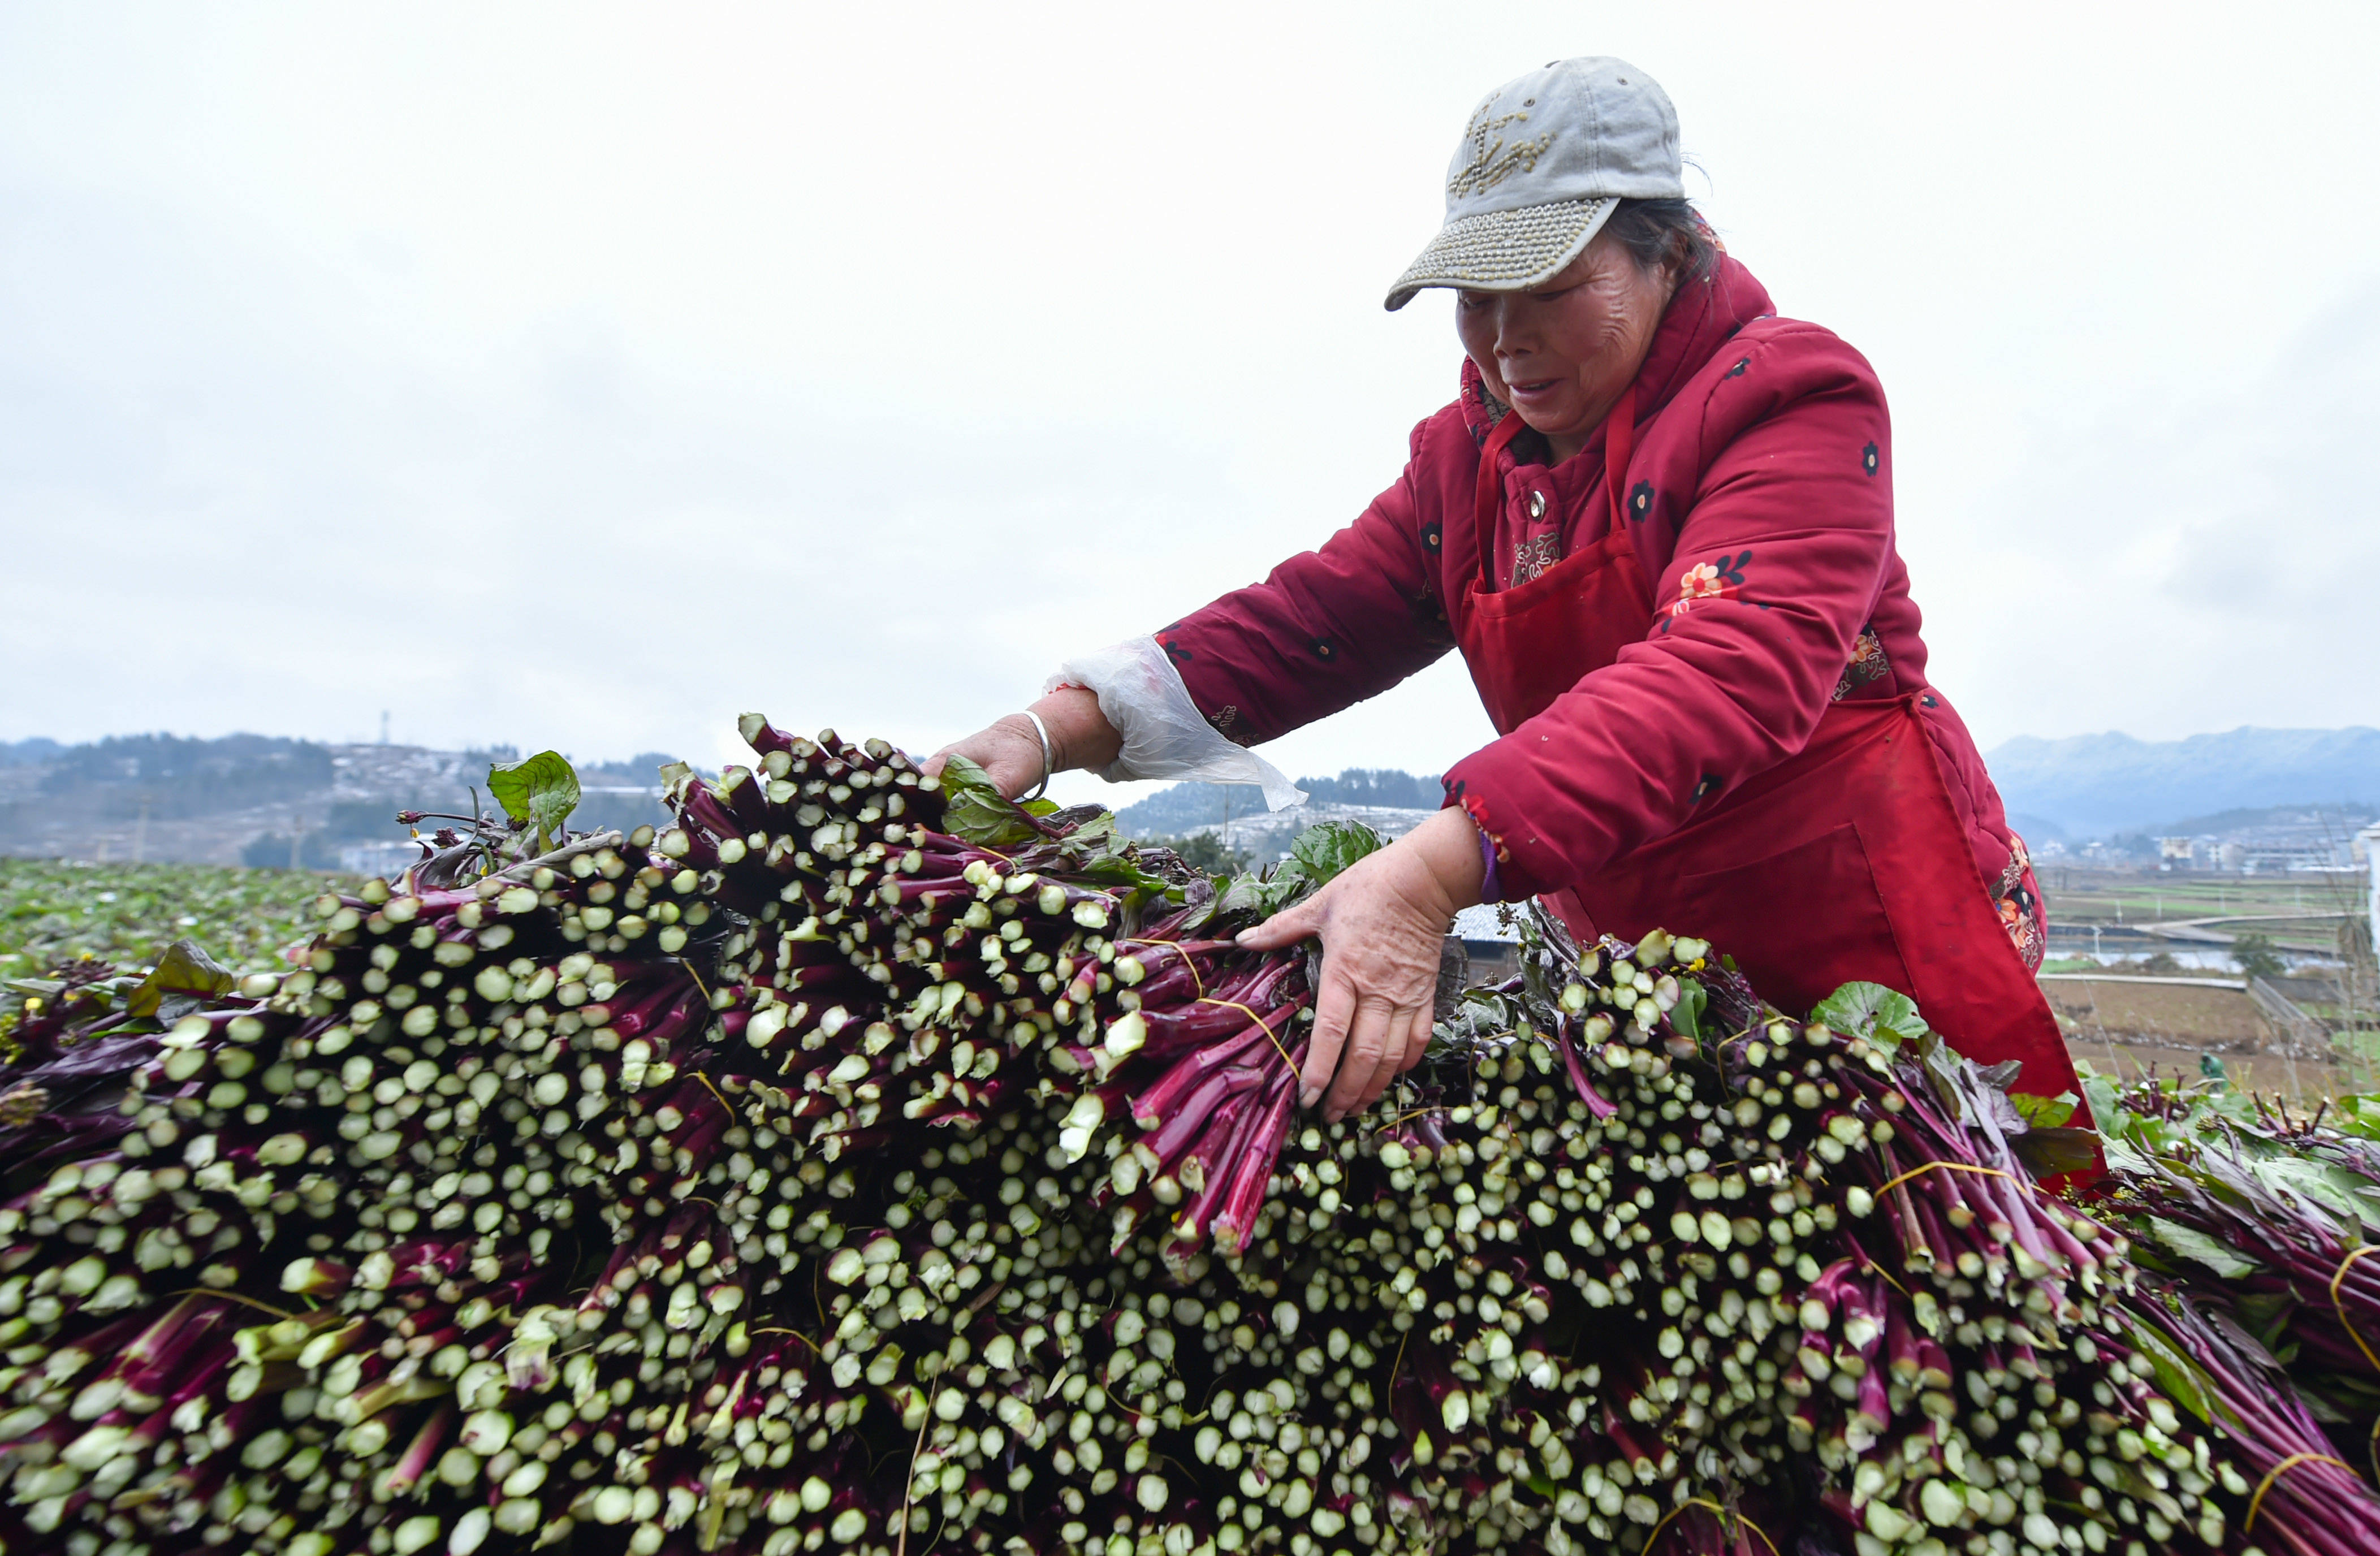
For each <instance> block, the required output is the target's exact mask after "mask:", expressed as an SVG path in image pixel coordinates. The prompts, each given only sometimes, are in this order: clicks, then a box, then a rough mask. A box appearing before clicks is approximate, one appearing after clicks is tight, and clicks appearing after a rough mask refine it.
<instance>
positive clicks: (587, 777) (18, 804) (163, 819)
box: [0, 735, 671, 869]
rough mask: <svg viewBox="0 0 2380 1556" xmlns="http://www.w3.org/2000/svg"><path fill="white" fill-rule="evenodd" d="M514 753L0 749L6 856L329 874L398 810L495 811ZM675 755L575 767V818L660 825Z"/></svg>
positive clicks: (385, 839)
mask: <svg viewBox="0 0 2380 1556" xmlns="http://www.w3.org/2000/svg"><path fill="white" fill-rule="evenodd" d="M519 754H520V753H519V752H517V751H516V750H514V749H512V748H509V747H503V748H492V749H489V750H482V751H435V750H430V749H426V748H421V747H415V746H369V745H324V744H321V743H318V742H315V741H310V740H290V739H285V738H282V737H280V736H277V735H225V736H223V737H221V738H219V739H213V740H198V739H189V738H185V737H182V736H178V735H112V736H110V737H108V738H107V739H104V740H98V741H92V742H90V743H88V744H85V745H79V746H62V745H60V744H59V743H58V742H56V741H54V740H42V739H34V740H23V741H18V742H16V743H14V744H13V745H10V744H0V854H15V855H20V856H30V857H71V858H94V857H95V858H109V857H114V858H118V859H129V858H143V859H150V860H156V861H161V862H162V861H168V860H180V861H186V862H189V863H198V864H250V865H281V866H287V865H290V864H293V863H295V864H297V865H300V866H304V867H307V868H310V869H337V868H341V866H342V862H343V861H342V856H343V855H344V854H345V853H346V852H347V851H348V850H350V849H352V848H354V847H356V846H357V845H366V844H373V843H396V842H400V841H401V840H402V839H403V838H404V837H405V835H406V829H404V828H403V827H400V826H398V825H397V824H396V821H395V817H396V812H397V811H398V810H399V809H417V810H432V811H454V812H468V810H469V809H470V808H471V803H472V795H471V791H472V789H473V788H474V787H475V786H476V787H477V788H478V789H479V801H480V804H481V805H482V806H487V805H489V804H490V803H491V801H490V799H489V796H488V793H487V788H486V784H487V772H488V765H489V763H491V762H493V761H504V760H512V759H514V758H516V757H517V756H518V755H519ZM668 760H671V759H670V758H668V757H667V756H665V755H663V754H662V753H661V752H658V751H647V752H643V753H641V754H639V755H637V756H635V757H632V758H630V759H628V760H626V761H625V762H595V761H587V760H578V761H577V771H578V778H579V783H580V784H581V785H582V797H581V799H580V801H579V805H578V808H577V811H576V812H574V813H573V815H572V817H571V824H572V825H573V826H575V827H586V828H598V827H619V828H621V829H623V830H626V829H629V828H633V827H635V826H637V824H638V823H640V822H645V821H652V822H656V823H658V822H661V821H663V820H665V819H666V812H665V810H664V808H663V807H662V804H661V801H660V798H659V788H658V784H659V783H660V780H659V777H658V775H657V772H656V770H657V769H658V768H659V767H660V766H661V764H662V763H663V762H666V761H668Z"/></svg>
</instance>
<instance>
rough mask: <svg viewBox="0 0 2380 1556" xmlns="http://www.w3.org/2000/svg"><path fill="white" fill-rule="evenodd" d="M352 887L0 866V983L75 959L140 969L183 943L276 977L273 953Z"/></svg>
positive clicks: (101, 868)
mask: <svg viewBox="0 0 2380 1556" xmlns="http://www.w3.org/2000/svg"><path fill="white" fill-rule="evenodd" d="M360 884H361V882H360V881H357V880H354V879H351V878H347V877H343V876H331V875H320V874H316V873H314V872H312V871H307V870H286V869H241V868H239V867H237V866H220V865H132V864H110V865H99V864H77V863H67V862H62V861H59V860H55V859H11V858H0V979H16V978H37V977H39V976H41V974H42V972H43V971H44V970H45V969H46V968H48V967H49V966H52V965H53V964H54V963H55V962H57V961H59V960H61V959H63V958H71V957H78V956H83V955H90V956H93V957H96V958H98V959H100V960H102V961H108V962H114V963H116V964H118V965H119V966H125V967H133V966H149V965H151V964H152V963H153V962H154V961H155V960H156V958H157V955H158V953H160V952H162V951H163V950H164V948H165V947H166V946H168V945H171V944H172V943H173V942H175V941H176V940H182V939H186V938H187V939H189V940H192V941H195V942H198V944H199V945H200V947H201V948H203V949H204V950H205V951H206V953H207V954H209V955H211V956H212V957H214V958H215V960H217V961H219V962H221V963H223V964H224V965H225V966H227V967H230V968H232V969H233V970H234V971H237V972H265V971H272V970H279V969H281V968H282V967H283V966H284V964H283V963H282V962H281V959H280V951H281V948H282V947H283V946H285V945H287V944H288V943H290V942H293V941H297V940H303V939H306V938H307V937H309V936H310V935H311V934H312V933H313V932H314V926H313V917H312V915H311V913H310V911H309V906H308V905H310V903H311V902H312V901H313V900H314V898H315V897H316V896H318V895H319V894H321V893H322V892H324V891H326V890H347V891H352V890H354V889H355V888H356V887H358V885H360Z"/></svg>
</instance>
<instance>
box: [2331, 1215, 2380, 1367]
mask: <svg viewBox="0 0 2380 1556" xmlns="http://www.w3.org/2000/svg"><path fill="white" fill-rule="evenodd" d="M2375 1250H2380V1243H2366V1244H2364V1245H2363V1246H2362V1247H2360V1248H2357V1249H2355V1250H2353V1251H2352V1252H2350V1254H2349V1255H2348V1256H2347V1257H2346V1258H2342V1259H2340V1260H2339V1261H2338V1273H2337V1274H2335V1275H2333V1276H2332V1277H2331V1278H2330V1306H2331V1308H2332V1310H2333V1311H2335V1312H2337V1313H2338V1327H2339V1328H2341V1329H2343V1330H2345V1331H2347V1338H2349V1339H2350V1340H2352V1341H2354V1342H2355V1348H2356V1349H2357V1350H2359V1351H2361V1352H2362V1353H2363V1359H2364V1360H2365V1361H2368V1362H2370V1363H2371V1364H2372V1369H2373V1370H2374V1371H2375V1372H2380V1356H2375V1355H2373V1354H2372V1347H2371V1346H2369V1345H2366V1344H2365V1343H2363V1336H2362V1335H2360V1334H2358V1333H2356V1332H2355V1326H2354V1325H2353V1324H2351V1323H2349V1322H2348V1321H2347V1304H2346V1303H2344V1302H2341V1301H2340V1300H2339V1298H2338V1288H2339V1286H2340V1285H2341V1284H2342V1283H2343V1282H2345V1281H2346V1279H2347V1271H2348V1270H2350V1268H2352V1267H2353V1266H2354V1263H2355V1261H2356V1260H2357V1259H2359V1258H2362V1257H2363V1256H2364V1255H2365V1254H2368V1253H2372V1252H2374V1251H2375Z"/></svg>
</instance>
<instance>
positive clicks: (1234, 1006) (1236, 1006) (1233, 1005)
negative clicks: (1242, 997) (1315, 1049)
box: [1198, 994, 1297, 1070]
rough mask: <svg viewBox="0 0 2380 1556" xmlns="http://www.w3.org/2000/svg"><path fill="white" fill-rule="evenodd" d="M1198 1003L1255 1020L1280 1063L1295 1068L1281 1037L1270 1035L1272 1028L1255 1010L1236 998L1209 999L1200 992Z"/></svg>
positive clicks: (1294, 1063)
mask: <svg viewBox="0 0 2380 1556" xmlns="http://www.w3.org/2000/svg"><path fill="white" fill-rule="evenodd" d="M1198 1003H1200V1004H1202V1005H1220V1006H1222V1007H1223V1008H1224V1009H1225V1010H1235V1011H1238V1012H1239V1013H1240V1014H1241V1015H1245V1016H1246V1017H1247V1018H1248V1019H1249V1020H1251V1021H1253V1022H1255V1023H1256V1024H1257V1027H1260V1028H1262V1029H1263V1031H1264V1035H1265V1037H1266V1039H1268V1040H1269V1041H1270V1042H1271V1044H1272V1051H1273V1052H1275V1053H1278V1054H1280V1055H1281V1063H1282V1064H1287V1065H1288V1066H1289V1067H1290V1068H1291V1069H1292V1070H1294V1069H1296V1068H1297V1063H1296V1061H1295V1060H1293V1059H1292V1058H1290V1056H1289V1050H1287V1049H1285V1048H1283V1047H1281V1039H1279V1038H1276V1037H1274V1036H1273V1035H1272V1028H1271V1027H1269V1026H1267V1025H1266V1023H1265V1018H1264V1017H1263V1016H1261V1015H1257V1013H1256V1012H1254V1011H1252V1010H1250V1009H1249V1008H1248V1007H1247V1006H1245V1005H1244V1004H1242V1003H1239V1002H1238V1001H1237V1000H1210V999H1208V998H1207V996H1205V995H1204V994H1201V995H1199V996H1198Z"/></svg>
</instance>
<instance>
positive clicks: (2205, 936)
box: [2037, 862, 2380, 1100]
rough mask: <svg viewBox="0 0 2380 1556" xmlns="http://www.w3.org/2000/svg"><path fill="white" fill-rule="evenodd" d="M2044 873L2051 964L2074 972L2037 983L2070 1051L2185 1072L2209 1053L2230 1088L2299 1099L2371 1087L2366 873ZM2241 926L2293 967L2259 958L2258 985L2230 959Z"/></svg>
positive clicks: (2374, 1077)
mask: <svg viewBox="0 0 2380 1556" xmlns="http://www.w3.org/2000/svg"><path fill="white" fill-rule="evenodd" d="M2037 875H2038V879H2039V881H2040V884H2041V888H2042V898H2043V904H2044V906H2045V907H2046V910H2047V913H2048V918H2049V925H2050V947H2049V959H2048V961H2047V962H2046V964H2045V966H2044V971H2045V972H2046V973H2063V974H2066V975H2068V976H2066V977H2052V978H2047V979H2045V980H2044V982H2043V989H2044V991H2045V992H2046V993H2047V995H2048V996H2049V1002H2050V1004H2051V1007H2052V1008H2053V1009H2055V1010H2056V1011H2057V1012H2058V1017H2059V1020H2060V1023H2061V1025H2063V1026H2064V1027H2065V1028H2066V1032H2067V1039H2068V1046H2069V1048H2070V1050H2071V1051H2072V1052H2073V1053H2074V1055H2075V1057H2076V1058H2077V1059H2087V1060H2089V1061H2090V1062H2091V1063H2092V1064H2095V1065H2096V1066H2097V1067H2098V1068H2099V1069H2101V1070H2109V1069H2113V1070H2115V1071H2117V1072H2119V1073H2120V1074H2122V1075H2124V1076H2133V1075H2137V1074H2141V1073H2144V1072H2147V1071H2149V1070H2151V1069H2154V1070H2155V1072H2156V1073H2158V1074H2160V1075H2168V1076H2171V1075H2180V1076H2197V1075H2198V1074H2200V1073H2201V1070H2200V1066H2201V1064H2202V1063H2203V1062H2204V1059H2205V1058H2206V1056H2208V1055H2210V1054H2211V1055H2213V1056H2214V1057H2215V1058H2216V1060H2217V1061H2219V1062H2220V1063H2221V1064H2222V1065H2223V1068H2224V1071H2225V1073H2226V1075H2227V1076H2228V1079H2229V1080H2230V1082H2231V1084H2232V1085H2234V1086H2235V1087H2239V1088H2244V1089H2253V1090H2257V1091H2263V1092H2266V1093H2271V1094H2278V1095H2283V1096H2288V1097H2291V1098H2293V1099H2307V1100H2311V1099H2313V1098H2316V1097H2321V1096H2337V1095H2339V1094H2341V1093H2342V1092H2348V1091H2364V1090H2371V1089H2374V1088H2375V1087H2380V1030H2375V1028H2380V1016H2375V1014H2374V1013H2375V1005H2380V989H2375V981H2380V980H2375V979H2374V969H2373V966H2372V959H2371V950H2370V945H2369V937H2368V933H2367V932H2366V931H2365V930H2364V929H2363V928H2362V925H2363V923H2364V921H2365V920H2364V911H2365V910H2364V903H2363V893H2364V890H2365V887H2364V885H2363V882H2362V880H2361V879H2358V878H2350V877H2347V876H2344V875H2328V874H2318V873H2312V872H2289V873H2280V874H2273V875H2218V874H2211V873H2209V874H2189V873H2180V872H2174V873H2168V872H2163V871H2155V870H2112V869H2090V868H2085V867H2082V866H2075V865H2070V864H2062V863H2059V862H2045V863H2043V864H2041V865H2040V866H2039V867H2038V871H2037ZM2249 937H2257V938H2258V939H2260V940H2261V941H2263V942H2268V944H2267V945H2266V946H2265V949H2266V950H2267V951H2268V952H2269V953H2270V954H2271V955H2273V956H2274V957H2276V958H2277V959H2278V961H2280V962H2281V963H2284V964H2286V966H2285V968H2277V967H2274V966H2265V968H2264V969H2263V973H2264V977H2263V979H2262V982H2261V983H2260V984H2259V985H2258V986H2257V988H2256V989H2255V990H2254V991H2252V990H2251V989H2250V988H2249V987H2248V985H2247V979H2246V976H2245V969H2243V968H2242V967H2241V966H2240V965H2239V954H2240V951H2241V949H2242V945H2241V942H2243V941H2246V940H2247V939H2248V938H2249ZM2086 974H2087V975H2088V976H2087V977H2086V976H2082V975H2086ZM2143 975H2145V976H2143ZM2277 1001H2278V1002H2285V1003H2277Z"/></svg>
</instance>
